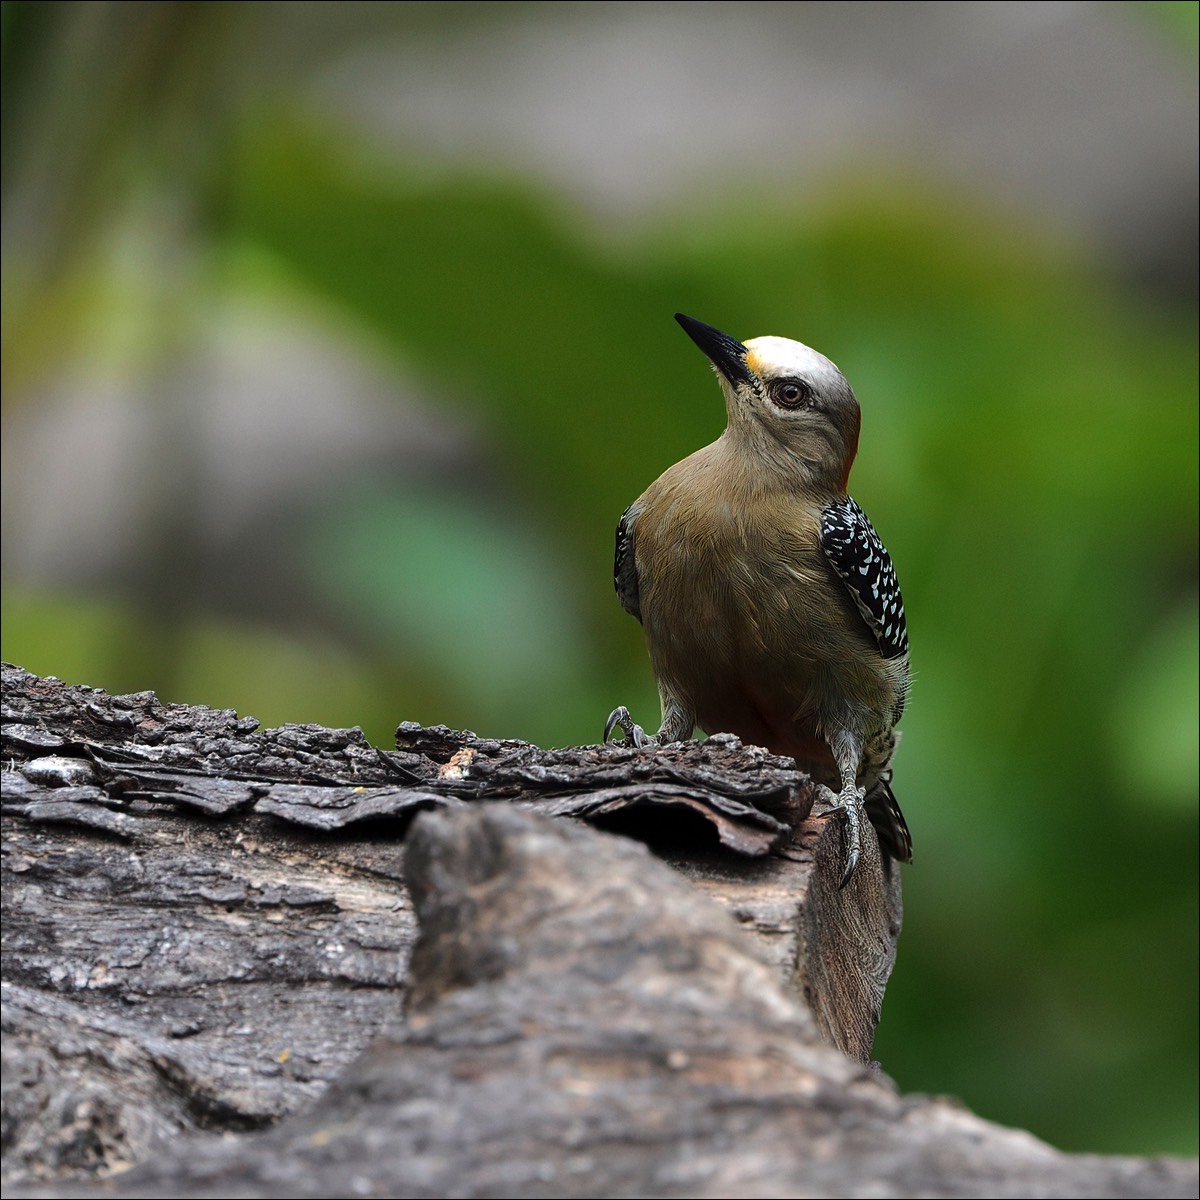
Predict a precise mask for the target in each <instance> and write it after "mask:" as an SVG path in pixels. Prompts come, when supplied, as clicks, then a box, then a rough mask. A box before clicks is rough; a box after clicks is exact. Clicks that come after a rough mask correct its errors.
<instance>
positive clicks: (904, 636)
mask: <svg viewBox="0 0 1200 1200" xmlns="http://www.w3.org/2000/svg"><path fill="white" fill-rule="evenodd" d="M675 319H676V321H678V322H679V324H680V325H681V326H683V329H684V331H685V332H686V333H687V335H688V336H689V337H690V338H691V339H692V341H693V342H695V343H696V345H697V346H699V347H700V349H701V350H702V351H703V352H704V353H705V355H706V356H707V357H708V359H709V360H710V362H711V363H712V365H713V368H714V369H715V371H716V375H717V380H718V382H719V383H720V386H721V391H722V393H723V394H724V397H725V409H726V414H727V425H726V429H725V432H724V433H722V434H721V436H720V437H719V438H717V440H716V441H715V442H713V443H712V444H711V445H709V446H705V447H704V448H703V449H701V450H697V451H696V452H695V453H694V454H692V455H690V456H689V457H687V458H685V459H684V460H683V461H682V462H678V463H676V464H675V465H674V466H673V467H670V468H669V469H668V470H667V471H665V472H664V473H663V474H662V475H661V476H659V478H658V479H657V480H655V482H654V483H652V484H651V485H650V486H649V487H648V488H647V489H646V491H645V492H643V493H642V495H641V496H640V497H639V498H638V499H637V500H635V501H634V502H633V503H632V504H631V505H630V506H629V507H628V508H627V509H626V510H625V513H624V515H623V516H622V517H621V520H620V524H619V525H618V526H617V548H616V564H615V570H614V576H615V581H616V588H617V595H618V597H619V598H620V601H621V605H622V607H623V608H624V609H625V611H626V612H628V613H630V614H632V615H633V616H634V617H636V618H637V619H638V620H639V621H640V622H641V623H642V625H643V626H644V627H645V631H646V643H647V646H648V649H649V652H650V662H651V665H652V667H653V670H654V676H655V680H656V682H657V684H658V693H659V698H660V700H661V702H662V724H661V726H660V727H659V730H658V733H657V734H655V735H654V736H653V737H651V736H649V735H647V734H646V733H644V732H643V730H642V728H641V727H640V726H638V725H635V724H634V722H633V720H632V718H631V717H630V715H629V712H628V710H627V709H626V708H625V707H624V706H622V707H619V708H617V709H615V710H614V711H613V713H612V714H611V715H610V717H609V719H608V723H607V725H606V727H605V731H604V740H605V741H606V742H607V741H608V739H609V738H610V737H611V735H612V732H613V730H614V728H616V727H618V726H619V727H620V729H621V730H622V732H623V735H624V739H625V740H627V741H628V742H632V743H633V744H634V745H637V746H652V745H659V744H665V743H669V742H677V741H681V740H683V739H684V738H688V737H691V735H692V733H693V731H694V728H695V727H696V726H697V725H698V726H699V727H700V728H701V729H703V730H704V731H705V733H718V732H721V733H733V734H736V735H737V736H738V737H740V738H741V739H742V740H743V741H744V742H749V743H752V744H754V745H759V746H765V747H766V748H767V749H769V750H771V751H773V752H774V753H777V754H784V755H790V756H792V757H794V758H795V759H796V761H797V763H798V765H800V766H801V768H802V769H804V770H806V771H807V772H808V773H809V774H810V775H811V776H812V778H813V779H814V780H816V781H817V782H818V783H819V784H820V785H822V787H823V788H824V789H825V791H826V799H827V801H828V805H829V807H828V809H827V813H828V814H833V813H837V814H840V815H844V818H845V821H846V865H845V870H844V872H843V875H842V880H841V886H843V887H844V886H845V885H846V884H847V883H849V881H850V879H851V878H852V876H853V875H854V871H855V868H856V867H857V865H858V861H859V857H860V854H861V851H862V836H863V819H862V818H863V814H864V811H865V814H866V816H867V817H868V818H869V819H870V821H871V822H872V824H873V825H874V826H875V829H876V832H877V834H878V836H879V842H880V846H881V847H882V849H883V850H884V852H885V853H886V854H888V855H889V856H890V857H892V858H894V859H897V860H898V861H900V862H911V861H912V841H911V838H910V836H909V832H908V826H907V825H906V823H905V821H904V816H903V814H902V813H901V811H900V807H899V805H898V804H897V803H896V800H895V797H894V796H893V795H892V790H891V780H892V755H893V753H894V751H895V748H896V741H897V734H896V723H897V721H899V720H900V716H901V714H902V713H903V711H904V702H905V698H906V696H907V694H908V686H909V660H908V632H907V627H906V625H905V620H904V602H903V600H902V599H901V596H900V587H899V584H898V582H897V580H896V572H895V569H894V568H893V566H892V560H891V558H890V557H889V555H888V552H887V550H885V549H884V546H883V543H882V542H881V541H880V539H879V535H878V534H877V533H876V532H875V529H874V527H873V526H872V524H871V522H870V521H869V520H868V519H867V516H866V514H865V513H864V512H863V510H862V509H861V508H859V506H858V505H857V504H856V503H855V502H854V501H853V500H852V499H851V498H850V497H849V495H847V493H846V485H847V482H848V480H849V476H850V468H851V466H852V465H853V463H854V458H855V455H856V453H857V451H858V436H859V425H860V416H859V407H858V401H857V399H856V398H855V396H854V392H853V391H852V390H851V388H850V385H849V383H847V382H846V379H845V377H844V376H843V375H842V373H841V371H839V370H838V369H837V367H836V366H834V364H833V363H831V362H830V361H829V359H827V358H826V357H825V356H824V355H822V354H818V353H817V352H816V351H815V350H812V349H810V348H809V347H808V346H805V345H803V344H802V343H800V342H794V341H791V340H790V339H788V338H781V337H758V338H752V339H751V340H750V341H748V342H746V343H745V344H743V343H742V342H739V341H738V340H737V339H736V338H733V337H730V336H729V335H728V334H726V333H722V332H721V331H720V330H719V329H714V328H713V327H712V326H711V325H705V324H704V323H703V322H702V321H697V320H695V319H694V318H692V317H687V316H684V315H683V314H682V313H676V314H675Z"/></svg>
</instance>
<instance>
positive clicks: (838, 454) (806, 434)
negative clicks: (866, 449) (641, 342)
mask: <svg viewBox="0 0 1200 1200" xmlns="http://www.w3.org/2000/svg"><path fill="white" fill-rule="evenodd" d="M675 320H676V321H678V322H679V324H680V325H682V326H683V329H684V332H685V333H687V335H688V337H690V338H691V339H692V341H693V342H695V343H696V345H697V346H699V347H700V349H701V350H703V351H704V353H705V355H706V356H707V357H708V359H709V361H710V362H711V363H712V365H713V367H714V369H715V370H716V373H717V379H718V380H719V381H720V384H721V391H722V392H723V393H724V395H725V409H726V412H727V413H728V418H729V427H728V429H727V430H726V436H727V437H731V438H733V439H735V440H736V441H740V442H743V443H745V444H747V446H748V447H749V448H750V449H751V450H752V451H753V452H754V453H755V454H757V455H758V457H759V459H760V460H761V461H763V462H764V463H774V464H779V465H781V466H782V467H783V468H784V469H785V470H788V469H791V470H793V471H799V472H800V474H801V475H802V476H803V477H804V478H805V479H806V480H807V481H808V482H810V483H812V484H813V485H815V486H817V487H819V488H823V489H829V490H833V491H837V492H844V491H845V490H846V481H847V480H848V479H849V477H850V468H851V467H852V466H853V465H854V456H855V455H856V454H857V453H858V432H859V423H860V418H859V409H858V401H857V399H855V396H854V392H853V390H852V389H851V387H850V385H849V383H847V382H846V377H845V376H844V375H843V374H842V373H841V371H839V370H838V369H837V367H836V366H834V364H833V363H831V362H830V361H829V359H827V358H826V357H825V356H824V355H823V354H818V353H817V352H816V351H815V350H813V349H811V348H810V347H808V346H806V345H804V344H803V343H802V342H794V341H792V340H791V339H790V338H781V337H757V338H751V339H750V340H749V341H748V342H746V343H744V344H743V343H742V342H739V341H738V340H737V339H736V338H733V337H730V336H729V334H727V333H722V332H721V331H720V330H719V329H714V328H713V327H712V326H711V325H705V324H704V322H703V321H697V320H696V319H695V318H694V317H686V316H684V315H683V314H682V313H676V314H675Z"/></svg>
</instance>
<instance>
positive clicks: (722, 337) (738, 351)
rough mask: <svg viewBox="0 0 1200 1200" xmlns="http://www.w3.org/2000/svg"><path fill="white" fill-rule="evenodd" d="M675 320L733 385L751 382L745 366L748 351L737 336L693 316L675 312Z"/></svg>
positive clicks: (751, 379)
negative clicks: (723, 331)
mask: <svg viewBox="0 0 1200 1200" xmlns="http://www.w3.org/2000/svg"><path fill="white" fill-rule="evenodd" d="M675 320H677V321H678V322H679V324H680V325H682V326H683V331H684V333H686V334H687V335H688V337H690V338H691V339H692V341H693V342H695V343H696V345H697V346H699V347H700V349H701V350H703V351H704V353H705V354H706V355H707V356H708V358H709V360H710V361H711V362H712V365H713V366H714V367H716V368H717V370H718V371H720V372H721V374H722V375H724V376H725V378H726V379H728V380H729V382H730V383H732V384H733V385H734V386H735V387H736V386H737V385H738V384H739V383H752V382H753V381H754V376H753V375H752V374H751V373H750V368H749V367H748V366H746V355H747V354H748V353H749V351H748V350H747V349H746V347H745V346H743V345H742V343H741V342H739V341H738V340H737V338H731V337H730V336H729V334H727V333H722V332H721V331H720V330H719V329H714V328H713V327H712V326H711V325H705V323H704V322H703V321H697V320H696V318H695V317H685V316H684V315H683V313H676V314H675Z"/></svg>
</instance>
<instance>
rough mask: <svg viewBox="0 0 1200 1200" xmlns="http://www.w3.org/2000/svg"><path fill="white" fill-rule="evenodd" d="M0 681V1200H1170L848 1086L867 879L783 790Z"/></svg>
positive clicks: (769, 765)
mask: <svg viewBox="0 0 1200 1200" xmlns="http://www.w3.org/2000/svg"><path fill="white" fill-rule="evenodd" d="M3 682H4V712H3V720H4V728H3V736H4V751H5V756H6V764H7V765H8V769H7V770H6V771H5V772H4V788H3V793H4V796H3V799H4V809H3V828H4V851H5V853H4V866H3V870H4V943H3V947H4V959H3V971H4V1092H3V1130H2V1134H3V1145H4V1150H5V1153H4V1170H5V1182H6V1188H5V1194H6V1195H13V1196H17V1195H28V1196H35V1195H36V1196H60V1195H61V1196H66V1195H91V1194H97V1195H100V1194H103V1195H119V1196H131V1197H132V1196H159V1195H163V1194H170V1195H177V1196H326V1195H350V1194H363V1195H402V1196H445V1195H458V1196H529V1197H534V1196H561V1195H572V1196H778V1195H830V1196H858V1195H864V1196H865V1195H873V1196H877V1195H937V1196H943V1195H944V1196H985V1195H986V1196H1048V1195H1053V1196H1076V1195H1079V1196H1083V1195H1087V1196H1184V1195H1189V1196H1190V1195H1195V1194H1196V1183H1195V1165H1194V1164H1189V1163H1183V1162H1177V1161H1174V1160H1137V1159H1113V1158H1099V1157H1088V1156H1067V1155H1062V1154H1059V1153H1057V1152H1056V1151H1053V1150H1052V1149H1050V1148H1049V1147H1047V1146H1045V1145H1043V1144H1042V1143H1040V1142H1037V1141H1036V1139H1033V1138H1032V1137H1031V1136H1030V1135H1028V1134H1023V1133H1018V1132H1015V1131H1011V1130H1005V1129H1002V1128H1000V1127H997V1126H994V1125H990V1124H988V1123H987V1122H984V1121H981V1120H979V1119H978V1118H976V1117H974V1116H972V1115H971V1114H969V1113H968V1112H966V1111H965V1110H963V1109H962V1108H961V1107H959V1106H957V1105H956V1104H954V1103H953V1102H950V1101H946V1100H929V1099H925V1098H921V1097H911V1098H902V1097H899V1096H897V1095H896V1094H895V1091H894V1089H893V1088H892V1087H891V1086H889V1084H888V1081H887V1080H886V1078H885V1077H884V1076H883V1075H882V1074H881V1073H880V1072H879V1071H878V1070H877V1069H874V1068H872V1067H870V1066H867V1065H865V1064H866V1061H867V1059H868V1057H869V1052H870V1043H871V1038H872V1036H873V1032H874V1027H875V1023H876V1021H877V1019H878V1015H879V1009H880V1005H881V1003H882V997H883V990H884V986H885V984H886V980H887V975H888V973H889V972H890V969H891V964H892V962H893V959H894V953H895V942H896V937H897V935H898V933H899V924H900V888H899V872H898V871H897V870H896V869H895V868H894V867H889V866H887V865H885V864H883V863H881V861H880V858H879V856H878V854H877V853H871V854H867V855H864V861H863V863H862V864H861V865H860V868H859V872H858V875H857V876H856V878H855V880H854V882H853V883H852V884H851V885H850V886H849V887H848V888H846V889H844V890H842V891H838V889H837V887H836V884H837V880H838V876H839V872H840V864H841V861H842V851H841V830H840V826H839V824H838V823H837V822H836V821H831V820H820V819H813V818H811V817H810V815H809V812H810V809H811V807H812V801H813V789H812V787H811V785H810V784H809V782H808V780H807V779H806V778H805V777H804V776H803V775H801V774H799V773H798V772H797V771H796V770H795V768H794V766H793V765H792V764H791V762H790V760H783V759H779V758H775V757H772V756H770V755H768V754H766V753H765V752H763V751H761V750H758V749H754V748H747V747H742V746H741V745H740V744H739V743H738V742H737V741H736V739H732V738H712V739H709V741H707V742H705V743H702V744H689V745H686V746H681V747H673V748H669V749H661V750H655V751H651V752H645V751H633V750H627V749H621V748H617V747H581V748H575V749H568V750H558V751H543V750H540V749H538V748H537V747H534V746H530V745H528V744H526V743H521V742H515V741H494V740H486V739H478V738H474V737H473V736H472V735H470V734H465V733H459V732H456V731H452V730H448V729H445V728H437V729H421V728H418V727H416V726H412V725H402V726H401V727H400V729H399V730H398V731H397V747H398V748H397V750H395V751H387V752H385V751H381V750H378V749H376V748H374V747H371V746H370V745H369V744H368V743H367V742H366V741H365V739H364V738H363V737H362V734H361V733H360V732H359V731H357V730H328V729H323V728H319V727H315V726H285V727H283V728H281V729H278V730H267V731H260V730H258V729H257V727H256V725H255V723H254V722H253V721H252V720H249V719H245V718H238V717H237V716H236V714H234V713H231V712H217V711H213V710H209V709H204V708H195V707H185V706H181V705H167V704H162V703H160V702H159V701H158V700H157V698H156V697H154V696H153V694H151V693H142V694H138V695H136V696H126V697H110V696H108V695H107V694H105V693H104V692H101V691H97V690H93V689H89V688H80V687H67V686H65V685H63V684H61V683H59V682H58V681H57V680H50V679H39V678H37V677H35V676H32V675H30V674H28V673H27V672H24V671H21V670H20V669H18V668H14V667H5V668H4V680H3ZM562 816H572V817H581V818H584V819H585V820H586V821H587V822H588V823H589V824H591V825H599V826H603V827H606V828H608V829H610V830H613V829H615V830H619V831H620V832H622V833H625V834H632V835H633V836H635V837H637V838H639V839H641V840H642V841H643V842H645V843H647V844H648V845H649V846H651V847H653V848H654V850H655V851H656V853H657V855H658V859H659V860H665V862H666V863H669V864H670V866H667V865H664V862H663V861H659V860H656V859H655V858H654V857H653V856H652V855H651V854H650V852H649V851H648V850H647V849H646V848H645V846H643V845H641V844H639V842H636V841H633V840H630V838H629V837H613V836H610V835H609V834H606V833H604V832H598V831H597V830H596V829H594V828H588V826H587V825H585V824H583V823H581V822H580V821H563V820H552V819H550V818H553V817H562ZM870 849H871V851H874V850H875V847H874V844H873V842H872V843H871V845H870ZM681 876H682V878H681ZM714 901H717V903H714ZM723 909H724V911H722V910H723ZM731 918H732V919H731ZM418 931H419V936H418Z"/></svg>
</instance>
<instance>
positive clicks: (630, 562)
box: [613, 504, 642, 621]
mask: <svg viewBox="0 0 1200 1200" xmlns="http://www.w3.org/2000/svg"><path fill="white" fill-rule="evenodd" d="M635 508H636V505H635V504H631V505H630V506H629V507H628V508H627V509H626V510H625V511H624V512H623V513H622V514H621V519H620V521H618V522H617V552H616V557H615V559H614V561H613V582H614V583H615V584H616V585H617V597H618V598H619V599H620V601H621V607H622V608H623V609H624V610H625V611H626V612H627V613H629V615H630V616H632V617H637V619H638V620H639V621H640V620H641V619H642V612H641V609H640V608H639V606H638V577H637V562H636V560H635V558H634V554H633V530H634V526H635V525H636V524H637V517H638V514H637V513H636V512H635V511H634V509H635Z"/></svg>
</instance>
